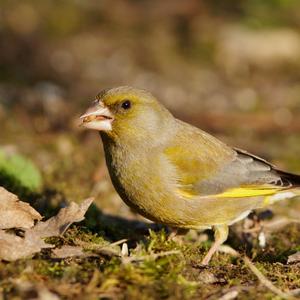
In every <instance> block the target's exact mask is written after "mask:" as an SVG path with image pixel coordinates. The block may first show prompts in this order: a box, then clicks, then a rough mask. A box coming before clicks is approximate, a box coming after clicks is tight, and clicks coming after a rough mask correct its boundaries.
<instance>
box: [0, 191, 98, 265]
mask: <svg viewBox="0 0 300 300" xmlns="http://www.w3.org/2000/svg"><path fill="white" fill-rule="evenodd" d="M92 202H93V198H88V199H86V200H84V201H83V202H82V203H81V204H77V203H75V202H71V203H70V204H69V205H68V206H67V207H64V208H62V209H61V210H60V211H59V212H58V214H57V215H56V216H54V217H52V218H50V219H48V220H47V221H41V219H42V216H41V215H40V214H39V213H38V212H37V211H36V210H35V209H34V208H32V207H31V206H30V205H29V204H28V203H25V202H22V201H20V200H19V199H18V197H17V196H16V195H14V194H12V193H10V192H8V191H6V190H5V189H4V188H1V187H0V210H1V215H0V229H1V230H0V259H2V260H6V261H14V260H17V259H20V258H25V257H28V256H30V255H33V254H35V253H38V252H40V251H41V250H42V249H44V248H53V247H54V245H52V244H48V243H46V242H45V241H44V240H43V239H44V238H47V237H53V236H61V235H63V234H64V233H65V231H66V230H67V229H68V228H69V227H70V225H71V224H72V223H75V222H80V221H82V220H83V219H84V215H85V213H86V211H87V210H88V208H89V207H90V205H91V204H92ZM36 220H37V221H38V222H37V223H36V224H35V225H34V222H35V221H36ZM12 228H15V229H22V230H24V237H21V236H18V235H16V234H14V233H8V232H6V231H5V230H7V229H12ZM72 250H73V253H71V252H72V251H70V249H62V250H61V251H60V252H58V253H59V256H63V257H66V256H68V255H71V256H74V251H77V252H76V253H77V255H79V254H81V252H82V249H81V248H80V247H77V249H76V250H75V249H72ZM63 252H65V253H63Z"/></svg>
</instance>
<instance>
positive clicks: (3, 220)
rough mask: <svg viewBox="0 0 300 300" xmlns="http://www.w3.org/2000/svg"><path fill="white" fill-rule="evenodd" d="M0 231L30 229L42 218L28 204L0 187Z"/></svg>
mask: <svg viewBox="0 0 300 300" xmlns="http://www.w3.org/2000/svg"><path fill="white" fill-rule="evenodd" d="M0 212H1V213H0V229H9V228H24V229H27V228H31V227H32V226H33V225H34V221H35V220H41V219H42V216H41V215H40V214H39V213H38V212H37V211H36V210H35V209H34V208H32V207H31V206H30V205H29V204H28V203H25V202H22V201H20V200H19V198H18V197H17V196H16V195H14V194H12V193H10V192H8V191H7V190H6V189H4V188H3V187H0Z"/></svg>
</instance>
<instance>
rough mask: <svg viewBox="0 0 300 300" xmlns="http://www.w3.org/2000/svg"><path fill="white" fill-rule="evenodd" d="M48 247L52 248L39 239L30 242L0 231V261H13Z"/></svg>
mask: <svg viewBox="0 0 300 300" xmlns="http://www.w3.org/2000/svg"><path fill="white" fill-rule="evenodd" d="M49 247H52V245H50V244H46V243H45V242H44V241H43V240H41V239H40V240H36V241H34V242H31V241H28V240H26V239H23V238H21V237H19V236H17V235H14V234H9V233H6V232H5V231H4V230H0V259H3V260H7V261H14V260H17V259H20V258H24V257H27V256H30V255H32V254H34V253H37V252H39V251H41V249H42V248H49Z"/></svg>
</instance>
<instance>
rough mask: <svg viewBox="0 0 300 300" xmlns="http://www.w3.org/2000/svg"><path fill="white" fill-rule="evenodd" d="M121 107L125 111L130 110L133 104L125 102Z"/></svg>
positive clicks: (128, 101)
mask: <svg viewBox="0 0 300 300" xmlns="http://www.w3.org/2000/svg"><path fill="white" fill-rule="evenodd" d="M121 107H122V108H123V109H130V108H131V102H130V100H124V101H123V102H122V104H121Z"/></svg>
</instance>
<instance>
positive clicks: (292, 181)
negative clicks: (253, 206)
mask: <svg viewBox="0 0 300 300" xmlns="http://www.w3.org/2000/svg"><path fill="white" fill-rule="evenodd" d="M276 173H277V174H278V175H280V178H281V181H282V187H283V188H282V189H281V190H280V191H278V192H277V193H275V194H274V195H272V196H267V197H266V199H265V204H273V203H275V202H277V201H281V200H285V199H289V198H294V197H298V196H300V175H297V174H292V173H288V172H284V171H279V170H276Z"/></svg>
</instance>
